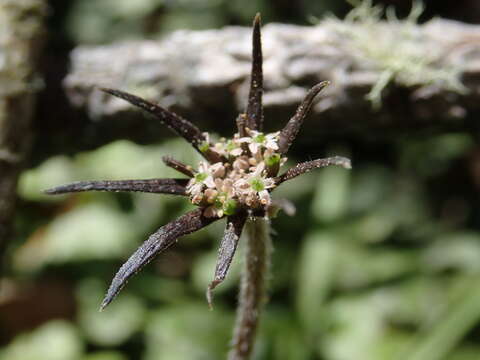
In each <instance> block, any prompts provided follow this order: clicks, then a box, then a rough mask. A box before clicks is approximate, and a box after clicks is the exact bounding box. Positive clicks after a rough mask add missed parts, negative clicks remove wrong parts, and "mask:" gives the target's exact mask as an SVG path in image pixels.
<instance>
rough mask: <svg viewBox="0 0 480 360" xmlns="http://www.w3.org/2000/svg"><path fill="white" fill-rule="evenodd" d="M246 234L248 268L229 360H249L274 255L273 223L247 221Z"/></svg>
mask: <svg viewBox="0 0 480 360" xmlns="http://www.w3.org/2000/svg"><path fill="white" fill-rule="evenodd" d="M246 233H247V236H246V237H247V239H246V240H247V245H246V251H245V264H244V269H243V272H242V279H241V284H240V295H239V300H238V307H237V319H236V323H235V329H234V332H233V339H232V349H231V350H230V353H229V355H228V359H229V360H247V359H250V355H251V354H252V350H253V345H254V341H255V333H256V330H257V327H258V320H259V317H260V312H261V310H262V306H263V303H264V301H265V297H266V291H265V290H266V280H267V276H268V269H269V266H270V254H271V252H272V244H271V239H270V223H269V221H268V220H265V219H261V218H253V219H251V220H248V222H247V232H246Z"/></svg>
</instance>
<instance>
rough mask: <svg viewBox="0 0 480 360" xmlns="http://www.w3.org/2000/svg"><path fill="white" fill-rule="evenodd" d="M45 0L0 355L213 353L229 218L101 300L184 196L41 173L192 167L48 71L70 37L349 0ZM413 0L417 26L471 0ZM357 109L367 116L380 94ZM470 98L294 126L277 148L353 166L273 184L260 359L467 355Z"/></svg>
mask: <svg viewBox="0 0 480 360" xmlns="http://www.w3.org/2000/svg"><path fill="white" fill-rule="evenodd" d="M47 3H48V4H47V5H48V15H47V17H46V25H45V27H46V42H45V45H44V49H43V52H42V55H41V61H40V65H39V70H38V73H39V75H40V78H41V79H42V80H41V82H42V85H41V86H40V87H41V88H42V90H40V91H39V93H38V100H37V105H36V106H35V107H34V108H32V111H33V117H32V121H33V125H32V133H33V135H34V137H33V144H32V150H31V151H30V153H31V155H30V156H29V157H28V159H27V161H26V167H25V169H24V170H23V171H22V172H21V174H20V176H19V179H18V201H17V207H16V213H15V216H14V218H13V220H12V227H13V234H14V235H13V236H12V237H11V238H12V240H11V241H10V242H9V244H8V246H7V248H6V254H5V256H4V262H5V264H4V270H3V271H4V273H3V277H2V279H1V289H0V359H1V360H30V359H31V360H57V359H58V360H69V359H72V360H77V359H78V360H127V359H132V360H133V359H142V360H154V359H155V360H157V359H158V360H170V359H171V360H183V359H185V360H186V359H208V360H213V359H224V358H225V354H226V352H227V350H228V342H229V339H230V333H231V328H232V324H233V319H234V311H235V305H236V295H237V285H238V279H239V271H240V268H241V263H242V249H241V247H240V250H239V252H238V253H237V256H236V259H235V262H234V264H233V268H232V270H231V272H230V274H229V276H228V279H227V280H226V281H225V283H223V284H222V285H221V286H219V287H218V288H217V289H216V298H215V304H214V305H215V307H214V311H209V310H208V307H207V304H206V301H205V289H206V286H207V284H208V283H209V282H210V280H211V278H212V276H213V272H214V267H215V259H216V253H217V246H218V244H219V241H220V239H221V236H222V233H223V226H224V224H223V223H218V224H214V225H212V226H210V227H208V228H206V229H205V230H202V231H201V232H198V233H195V234H193V235H191V236H188V237H185V238H183V239H182V240H181V241H179V242H178V244H177V245H176V246H174V247H173V248H171V249H170V250H169V251H167V252H166V253H164V254H162V255H161V256H159V257H158V258H157V259H156V260H155V261H154V262H152V263H151V264H150V265H149V266H148V267H146V268H145V269H144V270H143V271H142V272H141V273H140V274H138V275H137V276H136V277H134V278H133V279H132V280H131V281H130V282H129V284H128V286H127V287H126V288H125V289H124V290H123V291H122V293H121V294H120V296H119V297H118V298H117V300H116V301H115V302H114V303H113V304H112V305H111V306H110V307H109V308H107V310H106V311H104V312H102V313H99V312H98V308H99V304H100V302H101V299H102V297H103V295H104V293H105V291H106V289H107V287H108V285H109V284H110V281H111V278H112V276H113V275H114V273H115V272H116V270H117V269H118V267H119V266H120V265H121V264H122V262H123V261H124V260H125V259H126V258H127V257H128V255H129V254H130V253H131V252H132V251H133V250H134V249H136V248H137V247H138V246H139V244H140V243H141V242H142V241H143V240H144V239H145V238H146V237H147V236H148V235H149V234H150V233H151V232H153V231H154V230H155V229H156V228H158V227H159V226H161V225H163V224H165V223H166V222H168V221H170V220H172V219H173V218H175V217H176V216H178V215H180V214H182V213H184V212H185V211H186V210H187V209H188V208H189V205H188V204H187V202H186V201H185V200H183V199H179V198H174V197H170V196H156V195H152V194H109V193H82V194H73V195H69V196H61V197H47V196H44V195H43V194H42V193H41V190H42V189H45V188H48V187H52V186H55V185H58V184H62V183H66V182H70V181H75V180H82V179H122V178H125V179H126V178H149V177H170V176H175V174H174V172H172V171H171V170H170V169H167V168H166V167H165V166H164V165H163V164H162V163H161V161H160V159H161V157H162V156H163V155H173V156H174V157H176V158H178V159H179V160H182V161H185V162H186V163H189V164H195V162H196V159H197V155H196V154H194V152H192V151H190V149H189V148H188V146H186V145H185V143H184V142H183V141H182V140H181V139H177V138H174V137H173V136H170V134H169V133H168V134H167V131H163V130H162V132H161V133H157V132H153V133H152V132H149V131H145V130H142V131H136V130H130V127H132V124H134V125H133V128H135V129H139V128H143V129H146V128H148V126H149V125H148V124H149V123H150V121H149V120H148V119H145V118H144V117H143V116H142V115H141V114H139V113H131V114H130V115H128V116H130V118H131V119H132V120H131V121H130V122H122V121H120V122H119V123H117V124H116V122H115V117H112V120H109V121H107V122H104V121H99V120H98V118H97V117H96V116H95V115H94V114H93V115H92V112H89V111H88V109H87V110H86V109H85V108H82V107H81V106H80V107H79V106H78V104H75V103H74V102H72V100H71V98H69V97H68V96H67V95H66V94H65V90H64V88H63V85H62V81H63V79H64V78H65V76H66V75H67V73H68V72H69V71H70V68H71V57H70V54H71V52H72V51H73V50H74V49H76V48H77V47H78V46H81V45H82V46H86V45H88V46H90V45H91V46H94V45H95V46H96V45H102V44H111V43H114V42H118V41H135V40H142V39H151V40H156V39H160V38H162V37H164V36H166V35H168V34H170V33H171V32H173V31H175V30H180V29H189V30H201V29H212V28H222V27H224V26H228V25H241V26H248V25H250V24H251V21H252V19H253V16H254V14H255V13H256V12H261V13H262V18H263V21H264V23H271V22H279V23H285V24H297V25H304V26H312V25H313V24H316V23H317V22H318V21H319V20H318V19H322V18H324V16H326V15H328V14H329V16H330V17H332V16H335V17H337V18H340V19H342V18H344V17H345V16H346V15H347V14H348V13H349V12H350V11H351V9H352V5H351V4H349V3H348V2H346V1H344V0H323V1H310V0H303V1H283V0H281V1H273V0H252V1H249V2H245V1H239V0H201V1H193V0H179V1H173V0H171V1H169V0H137V1H131V0H71V1H64V0H50V1H48V2H47ZM374 3H375V4H380V5H392V6H394V7H395V9H396V10H397V15H398V16H399V17H400V18H404V17H406V16H408V14H409V13H410V10H411V7H412V4H411V3H410V2H409V1H401V0H390V1H386V0H385V1H375V2H374ZM424 5H425V10H424V12H423V13H422V14H421V15H420V17H419V19H418V21H419V22H420V23H424V22H426V21H428V20H430V19H432V18H433V17H443V18H448V19H453V20H458V21H462V22H466V23H472V24H475V23H478V22H479V21H480V7H479V3H478V1H476V0H457V1H455V2H452V1H447V0H445V1H441V0H436V1H425V3H424ZM382 16H383V15H382ZM3 31H7V30H5V29H3ZM0 36H1V33H0ZM446 36H447V35H446ZM372 41H375V39H372ZM477 41H478V40H477ZM2 86H3V85H2ZM364 95H365V94H364ZM205 96H209V95H208V93H207V94H205ZM212 101H213V100H212ZM173 102H175V99H174V100H173ZM379 106H380V107H382V106H383V105H382V104H380V105H379ZM206 109H207V110H208V107H207V108H206ZM293 109H294V108H293ZM293 109H292V110H293ZM180 110H181V107H180ZM207 110H205V109H203V111H202V113H201V114H196V116H195V122H196V123H198V124H199V126H200V127H202V128H205V129H207V130H209V126H211V125H212V122H214V121H215V116H219V115H218V114H216V113H215V111H214V110H211V111H210V112H209V111H207ZM237 110H238V109H236V108H234V107H232V108H231V109H230V112H229V115H231V117H230V118H228V119H227V120H225V119H223V120H222V121H223V122H224V123H225V124H226V125H223V126H222V128H221V129H220V130H219V131H220V132H221V134H222V135H228V134H230V133H231V132H232V130H233V120H234V116H235V115H234V114H235V112H236V111H237ZM368 111H369V114H370V116H372V117H375V113H376V112H375V111H378V110H373V109H369V110H368ZM184 113H185V114H187V113H194V114H195V109H190V110H189V111H184ZM230 113H231V114H230ZM291 113H292V112H290V113H288V114H286V113H284V114H282V118H281V119H278V121H287V120H288V118H289V116H290V115H291ZM132 114H133V115H132ZM478 114H479V111H478V106H477V108H476V111H469V110H468V109H467V110H466V113H462V121H461V122H460V125H458V123H456V125H455V126H449V125H448V124H447V125H446V126H440V127H436V126H431V127H428V126H427V127H424V128H422V127H416V126H409V127H407V128H402V131H398V132H397V131H396V127H395V126H392V127H391V128H389V127H388V126H387V128H388V129H390V130H389V131H388V134H387V131H385V133H383V132H382V131H377V132H375V131H370V130H368V131H364V132H362V131H355V132H352V131H348V132H343V131H342V128H337V129H335V131H334V136H329V135H330V133H329V131H330V130H331V129H330V130H328V131H326V132H325V133H323V132H322V123H321V120H320V121H317V122H316V127H318V129H319V132H320V133H322V135H319V136H318V137H316V138H314V139H312V137H311V136H308V135H307V134H305V132H304V133H301V134H300V136H299V138H298V139H297V142H296V143H295V145H294V146H293V147H292V150H291V153H290V158H289V160H290V161H291V163H295V162H298V161H305V160H308V159H314V158H318V157H324V156H326V155H330V154H342V155H347V156H350V157H351V158H352V160H353V165H354V168H353V170H352V171H345V170H344V169H338V168H328V169H325V170H318V171H315V172H313V173H310V174H309V175H308V176H305V177H302V178H299V179H297V180H295V181H291V182H290V183H288V184H285V185H282V187H283V188H282V189H281V190H280V189H279V191H278V192H277V193H276V196H277V197H285V198H288V199H289V200H291V201H292V202H293V203H294V204H295V205H296V207H297V215H296V216H294V217H288V216H287V215H285V214H280V215H279V217H278V218H277V219H274V220H273V228H274V230H275V234H274V236H273V242H274V247H275V251H274V254H273V264H272V271H271V281H270V285H269V288H270V290H269V295H270V297H269V302H268V304H267V306H266V308H265V312H264V314H263V318H262V320H261V327H260V330H259V334H258V341H257V349H256V350H257V351H256V355H255V359H258V360H259V359H280V360H281V359H312V360H314V359H315V360H320V359H322V360H363V359H365V360H366V359H368V360H376V359H379V360H380V359H382V360H383V359H406V360H434V359H435V360H437V359H451V360H476V359H479V358H480V286H479V284H480V207H479V205H478V204H479V187H480V168H479V166H478V164H479V161H480V158H479V157H480V147H479V144H478V141H477V140H478V125H476V124H475V121H476V116H478ZM124 116H127V115H125V114H124ZM212 119H213V120H212ZM347 120H348V119H347ZM266 121H267V122H269V121H272V119H271V118H268V117H267V119H266ZM275 121H276V120H275ZM344 121H345V120H344ZM277 123H278V122H277ZM119 126H122V127H123V128H122V129H119ZM144 126H145V127H144ZM370 126H375V125H371V124H370ZM126 133H128V134H129V135H131V136H128V137H127V136H123V135H124V134H126ZM118 134H123V135H118ZM157 135H159V136H157ZM0 176H2V174H0Z"/></svg>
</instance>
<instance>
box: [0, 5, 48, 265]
mask: <svg viewBox="0 0 480 360" xmlns="http://www.w3.org/2000/svg"><path fill="white" fill-rule="evenodd" d="M45 16H46V3H45V1H42V0H2V1H1V2H0V58H1V59H2V60H1V65H0V83H1V84H2V85H1V87H0V266H1V264H2V258H3V252H4V250H5V248H6V246H7V242H8V240H9V238H10V236H11V227H12V219H13V214H14V209H15V200H16V187H17V178H18V174H19V172H20V170H21V168H22V164H23V160H24V158H25V155H26V153H27V152H28V149H29V146H30V142H31V135H32V134H31V127H30V125H31V121H32V114H33V110H34V106H35V90H36V87H38V85H36V84H38V82H39V81H38V79H36V74H35V67H36V63H37V59H38V55H39V52H40V49H41V48H42V42H43V37H44V29H43V20H44V18H45Z"/></svg>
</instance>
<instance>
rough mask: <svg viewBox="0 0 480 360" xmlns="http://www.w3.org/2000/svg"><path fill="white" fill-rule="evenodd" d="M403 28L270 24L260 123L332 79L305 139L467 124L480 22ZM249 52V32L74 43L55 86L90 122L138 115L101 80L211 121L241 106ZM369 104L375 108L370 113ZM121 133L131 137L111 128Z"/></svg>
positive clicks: (479, 75)
mask: <svg viewBox="0 0 480 360" xmlns="http://www.w3.org/2000/svg"><path fill="white" fill-rule="evenodd" d="M265 20H267V21H268V19H265ZM401 24H402V23H399V22H390V23H389V22H384V21H380V20H378V21H377V22H376V23H375V26H376V27H374V28H371V26H373V25H371V24H370V25H368V26H367V25H365V24H363V23H361V22H360V21H356V20H355V19H353V20H352V19H350V20H346V21H343V22H341V21H339V20H335V21H334V20H325V21H322V22H320V23H319V24H318V25H315V26H308V27H306V26H304V27H301V26H293V25H282V24H267V25H266V26H265V27H264V28H263V31H262V33H263V38H264V39H266V40H267V41H266V43H267V44H269V45H268V46H267V47H265V49H264V50H263V57H264V65H263V73H264V78H265V80H264V87H265V92H264V95H263V102H264V106H265V119H266V120H265V125H266V127H267V128H268V126H269V121H270V120H269V119H275V118H277V117H278V116H277V115H280V114H281V115H284V114H292V113H293V112H294V111H295V108H296V106H297V104H298V103H299V102H300V101H301V100H302V99H303V98H304V97H305V95H306V93H307V91H308V89H309V88H310V87H311V86H313V85H314V84H316V83H318V82H320V81H323V80H329V81H331V86H329V87H328V88H326V89H325V90H324V91H323V92H322V93H321V94H320V95H319V96H318V99H316V101H315V103H314V105H313V107H312V111H311V116H310V117H309V119H308V120H307V121H306V122H305V124H304V126H305V129H304V133H305V134H307V135H308V137H307V138H305V137H304V140H305V139H306V140H307V141H308V139H309V138H311V139H314V138H315V139H318V136H319V135H320V136H325V135H328V136H331V135H332V134H338V133H341V134H344V135H345V134H351V133H352V132H353V133H356V132H369V133H371V132H372V131H376V134H378V136H385V135H386V134H387V135H388V134H389V133H392V132H395V133H397V132H398V130H402V129H403V130H409V129H411V128H415V129H418V128H419V127H420V128H423V129H425V128H435V129H438V128H439V127H440V128H441V127H442V126H444V127H446V128H448V129H451V128H452V127H455V126H457V127H458V128H460V127H463V128H464V124H465V119H468V118H469V115H472V114H473V113H474V112H476V111H479V110H480V53H479V52H478V47H479V45H480V26H478V25H468V24H462V23H458V22H454V21H448V20H443V19H434V20H431V21H429V22H427V23H425V24H422V25H417V24H415V23H411V22H409V23H407V24H405V25H401ZM371 32H374V33H376V34H377V35H376V36H375V39H372V36H370V35H368V34H370V33H371ZM351 34H356V35H355V36H353V35H351ZM378 34H381V36H382V37H381V38H380V35H378ZM405 34H407V35H405ZM445 34H448V36H445ZM391 39H395V40H394V41H393V42H392V40H391ZM225 44H228V46H227V45H225ZM250 59H251V36H250V30H249V29H247V28H242V27H228V28H224V29H220V30H207V31H178V32H175V33H173V34H171V35H169V36H167V37H165V38H164V39H163V40H160V41H137V42H127V43H125V42H123V43H114V44H110V45H106V46H80V47H78V48H76V49H74V51H73V52H72V53H71V64H72V65H71V71H70V73H69V74H68V75H67V77H66V78H65V81H64V86H65V90H66V92H67V95H68V98H69V100H70V101H71V103H73V104H74V105H76V106H77V107H79V108H83V109H84V110H86V111H87V113H88V114H89V115H90V116H91V117H92V119H93V118H95V119H96V120H97V121H98V120H103V119H109V118H111V117H113V116H114V115H115V114H117V113H119V112H121V113H122V114H123V115H124V118H132V117H138V114H137V113H135V112H133V110H132V108H131V107H128V104H125V103H122V102H120V101H118V100H117V99H113V98H111V97H110V98H107V97H105V96H104V95H103V94H102V93H101V92H100V91H98V90H96V88H95V86H110V87H116V88H121V89H124V90H126V91H129V92H132V93H135V94H137V95H139V96H142V97H145V98H148V99H151V100H152V101H158V102H159V103H160V104H161V105H162V106H166V107H172V106H173V108H174V110H176V111H179V112H180V113H181V114H183V115H185V116H188V117H189V118H193V119H194V120H195V123H197V124H198V125H199V126H202V127H204V126H205V127H210V126H211V125H212V124H215V127H216V128H218V127H219V126H221V125H222V124H229V123H230V122H229V121H225V120H226V119H225V118H226V117H231V118H232V119H234V118H235V116H236V115H235V113H237V112H238V111H243V110H244V109H245V106H246V100H245V99H247V98H248V96H247V95H248V90H249V85H250V80H249V72H250ZM437 80H438V81H437ZM378 100H380V102H381V106H380V107H379V109H374V108H373V104H374V103H376V104H377V105H378ZM471 118H472V117H471ZM117 119H118V117H117ZM138 119H139V121H143V120H141V118H140V117H138ZM201 122H206V123H207V124H203V123H201ZM320 122H321V126H319V123H320ZM225 126H226V125H225ZM150 129H151V128H150ZM124 135H126V137H129V136H128V135H129V134H123V135H122V134H119V136H124ZM147 135H148V134H147ZM147 138H148V136H147Z"/></svg>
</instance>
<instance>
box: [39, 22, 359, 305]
mask: <svg viewBox="0 0 480 360" xmlns="http://www.w3.org/2000/svg"><path fill="white" fill-rule="evenodd" d="M252 45H253V52H252V72H251V78H250V92H249V97H248V103H247V108H246V111H245V113H242V114H240V115H239V116H238V118H237V120H236V125H237V132H236V133H235V134H234V135H233V136H232V138H231V139H223V138H222V139H220V140H219V141H217V142H212V140H211V136H210V135H209V134H208V133H206V132H202V131H200V129H198V128H197V127H196V126H195V125H194V124H192V123H191V122H189V121H188V120H186V119H184V118H182V117H181V116H179V115H177V114H175V113H173V112H171V111H169V110H167V109H164V108H162V107H161V106H159V105H157V104H154V103H152V102H149V101H147V100H144V99H142V98H140V97H138V96H135V95H132V94H129V93H126V92H123V91H120V90H114V89H105V88H103V89H101V90H102V91H104V92H106V93H108V94H111V95H113V96H116V97H119V98H121V99H123V100H126V101H128V102H129V103H131V104H133V105H135V106H137V107H139V108H141V109H143V110H144V111H146V112H148V113H150V114H152V115H153V116H154V117H156V118H158V119H160V121H162V122H163V123H164V124H165V125H166V126H167V127H169V128H170V129H171V130H173V131H174V132H175V133H176V134H177V135H179V136H181V137H183V138H184V139H185V140H187V141H188V142H189V143H190V144H191V145H192V146H193V147H194V148H195V149H196V150H197V151H198V152H199V153H200V154H201V155H202V157H203V160H202V161H200V162H199V163H198V164H194V166H190V165H186V164H183V163H181V162H179V161H177V160H175V159H172V158H170V157H164V158H163V161H164V162H165V164H166V165H167V166H170V167H172V168H173V169H175V170H177V171H179V172H180V173H182V174H183V175H185V176H187V178H178V179H147V180H120V181H118V180H101V181H80V182H76V183H72V184H67V185H62V186H59V187H55V188H53V189H49V190H47V191H46V193H47V194H64V193H69V192H79V191H115V192H117V191H127V192H132V191H139V192H150V193H159V194H174V195H183V196H186V197H188V199H189V201H190V202H191V203H192V204H194V205H196V206H197V209H195V210H193V211H191V212H189V213H186V214H185V215H183V216H181V217H180V218H178V219H176V220H174V221H172V222H170V223H168V224H167V225H164V226H162V227H161V228H160V229H158V230H157V231H156V232H155V233H153V234H152V235H151V236H150V237H149V238H148V239H147V240H146V241H145V242H144V243H143V244H142V245H141V246H140V247H139V248H138V249H137V250H136V251H135V253H134V254H133V255H132V256H130V258H129V259H128V260H127V262H125V264H123V265H122V267H121V268H120V270H119V271H118V272H117V274H116V275H115V277H114V278H113V281H112V284H111V285H110V288H109V289H108V292H107V294H106V296H105V298H104V300H103V302H102V305H101V308H102V309H103V308H105V306H107V305H108V304H109V303H110V302H111V301H112V300H113V299H114V298H115V297H116V296H117V295H118V293H119V292H120V290H121V289H122V288H123V287H124V286H125V284H126V282H127V281H128V279H129V278H130V277H131V276H133V275H134V274H136V273H137V272H138V271H139V270H140V269H141V268H142V267H143V266H145V265H146V264H148V263H149V262H150V261H151V260H152V259H153V258H154V257H155V256H156V255H158V254H159V253H160V252H162V251H163V250H165V249H167V248H168V247H169V246H170V245H172V244H173V243H175V242H176V241H177V239H178V238H179V237H181V236H184V235H187V234H190V233H192V232H194V231H197V230H200V229H201V228H203V227H205V226H207V225H209V224H210V223H212V222H214V221H217V220H219V219H223V218H226V222H227V224H226V228H225V234H224V237H223V239H222V242H221V244H220V249H219V256H218V259H217V265H216V269H215V275H214V280H213V281H212V282H211V283H210V285H209V287H208V290H207V299H208V302H209V304H211V301H212V293H211V291H212V290H213V289H214V288H215V287H216V286H217V285H218V284H220V283H221V282H222V281H223V280H224V279H225V276H226V275H227V272H228V269H229V267H230V263H231V262H232V259H233V256H234V254H235V251H236V248H237V244H238V240H239V239H240V235H241V233H242V229H243V227H244V225H245V222H246V221H247V218H248V217H269V216H270V215H271V214H274V213H276V212H277V210H278V208H279V207H280V208H281V207H282V204H285V202H282V201H275V200H273V199H272V196H271V194H272V192H273V190H275V188H276V187H278V186H279V185H281V184H282V183H283V182H285V181H288V180H291V179H292V178H294V177H296V176H299V175H301V174H303V173H306V172H308V171H311V170H313V169H316V168H320V167H325V166H330V165H339V166H342V167H344V168H350V160H349V159H347V158H344V157H339V156H336V157H331V158H325V159H317V160H313V161H307V162H304V163H300V164H297V165H296V166H294V167H292V168H290V169H288V170H287V171H285V172H283V173H282V174H281V175H279V173H280V171H281V168H282V166H283V165H284V164H285V162H286V160H287V159H286V157H285V155H286V153H287V151H288V150H289V148H290V146H291V145H292V143H293V141H294V140H295V138H296V136H297V134H298V132H299V131H300V128H301V126H302V124H303V121H304V119H305V117H306V115H307V113H308V112H309V110H310V108H311V106H312V104H313V100H314V98H315V96H316V95H317V94H318V93H319V92H320V91H321V90H322V89H323V88H325V87H326V86H327V85H328V84H329V82H328V81H323V82H321V83H319V84H317V85H315V86H314V87H312V88H311V89H310V90H309V91H308V93H307V95H306V96H305V99H304V100H303V101H302V103H301V104H300V106H299V107H298V109H297V111H296V113H295V115H294V116H293V117H292V118H291V119H290V120H289V121H288V122H287V124H286V125H285V127H284V128H283V129H282V130H280V131H277V132H274V133H264V132H262V127H263V107H262V94H263V73H262V49H261V35H260V16H259V15H257V16H256V17H255V20H254V23H253V42H252Z"/></svg>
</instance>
